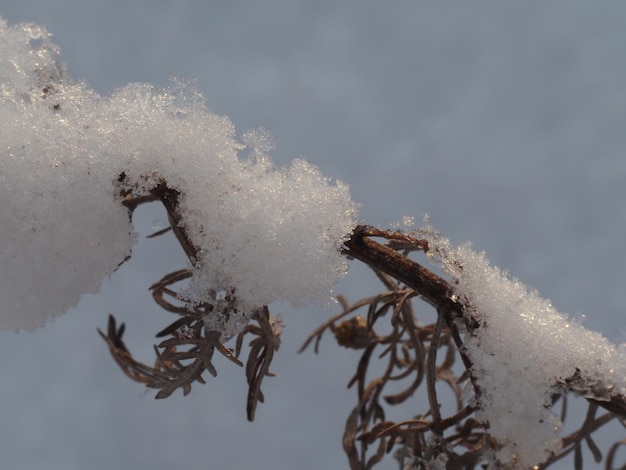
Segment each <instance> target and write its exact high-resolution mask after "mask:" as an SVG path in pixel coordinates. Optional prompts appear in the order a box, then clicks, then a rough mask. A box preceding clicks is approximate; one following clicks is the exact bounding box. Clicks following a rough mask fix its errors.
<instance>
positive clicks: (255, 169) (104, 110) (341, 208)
mask: <svg viewBox="0 0 626 470" xmlns="http://www.w3.org/2000/svg"><path fill="white" fill-rule="evenodd" d="M0 42H1V43H2V46H3V47H2V48H1V49H0V54H2V55H0V83H2V101H1V102H0V113H1V114H2V116H3V117H4V119H3V121H2V126H1V128H0V142H2V150H1V152H2V153H0V178H1V181H2V184H1V185H0V200H2V201H4V203H3V204H2V206H1V208H0V240H1V244H2V245H1V248H0V253H1V255H2V257H0V265H2V266H3V267H4V269H5V273H7V274H8V277H7V278H5V279H3V282H1V283H0V286H1V288H0V298H2V299H8V302H7V303H5V309H4V310H3V313H2V315H1V316H0V328H4V329H12V330H17V329H27V330H32V329H33V328H35V327H37V326H40V325H41V324H42V323H44V322H45V320H46V319H48V318H51V317H55V316H58V315H60V314H63V313H65V312H66V311H67V310H68V308H69V307H73V306H75V305H76V304H77V302H78V299H79V297H80V295H81V294H86V293H94V292H97V291H98V290H99V286H100V283H101V282H102V280H103V279H104V277H105V276H107V275H110V274H111V273H112V272H113V270H114V269H115V268H116V267H117V266H119V265H120V264H121V263H122V262H123V261H124V259H125V258H126V257H127V256H129V255H130V253H131V249H132V246H133V243H134V241H135V237H134V236H133V229H132V225H131V221H130V218H129V216H128V213H127V211H126V209H125V208H124V207H123V205H122V201H123V198H124V196H125V195H126V194H128V193H130V194H132V195H135V196H142V195H148V194H150V191H151V190H153V189H154V188H156V187H158V186H159V185H160V184H161V183H166V184H167V186H168V188H169V189H170V190H173V191H176V192H177V193H178V195H179V196H178V202H179V207H178V211H179V214H180V215H181V222H180V223H181V226H182V228H184V230H185V233H186V235H187V237H188V238H189V240H190V242H191V243H192V245H193V246H194V248H195V249H196V250H197V251H196V256H195V257H194V259H193V260H192V262H193V269H194V276H193V278H192V282H191V285H190V286H189V287H188V288H187V290H186V292H185V295H186V298H187V299H188V300H189V301H190V302H193V303H202V302H209V303H214V304H217V305H215V307H216V308H215V309H214V310H213V311H212V312H211V316H212V317H214V316H218V315H219V314H220V310H219V302H220V300H219V299H217V300H216V299H215V295H216V294H215V293H216V292H217V293H232V292H235V294H234V296H235V306H234V308H235V309H236V311H237V315H234V314H231V315H229V316H228V317H229V318H228V324H224V325H222V323H223V322H221V321H219V319H218V320H216V321H213V322H212V323H213V324H215V325H217V326H219V328H217V329H219V330H223V331H224V332H225V333H226V334H227V336H229V337H230V336H232V335H234V334H235V333H237V331H238V329H240V328H241V327H242V326H245V324H246V319H247V318H249V316H250V314H251V313H252V312H253V311H254V309H256V308H260V307H261V306H263V305H268V304H270V303H271V302H275V301H287V302H291V303H292V304H294V305H298V306H302V305H306V304H307V303H311V302H314V303H317V304H318V305H322V306H323V305H325V304H328V303H329V302H330V300H331V296H332V291H333V288H334V286H335V284H336V281H337V278H338V277H340V276H342V275H343V274H345V272H346V269H347V266H346V262H345V261H344V259H343V257H342V256H341V254H340V248H341V246H342V242H343V240H344V239H345V238H346V237H347V236H348V235H349V233H350V232H351V231H352V228H353V227H354V225H355V222H354V217H355V215H356V204H355V203H353V202H352V200H351V199H350V194H349V191H348V188H347V186H345V185H344V184H343V183H341V182H339V183H337V184H332V185H331V183H330V180H329V179H327V178H326V177H324V176H323V175H321V173H320V172H319V170H318V169H317V168H316V167H315V166H313V165H311V164H309V163H307V162H305V161H303V160H295V161H294V162H293V163H292V164H291V165H290V166H289V167H288V168H285V169H280V170H277V169H276V168H275V167H274V166H273V164H272V162H271V160H270V159H269V156H268V155H267V153H266V152H267V151H268V150H270V149H271V139H270V138H269V137H268V136H267V135H266V134H267V133H266V132H263V131H257V132H249V133H247V134H246V135H245V136H243V139H244V140H245V141H246V142H247V144H248V145H244V144H242V143H240V142H239V141H238V140H237V139H236V137H235V130H234V126H233V125H232V123H231V122H230V121H229V120H228V119H227V118H225V117H222V116H217V115H215V114H212V113H209V112H207V110H206V109H205V107H204V103H203V100H202V97H201V96H200V95H199V94H198V93H196V92H195V90H193V89H191V88H189V87H186V86H184V85H180V84H175V85H172V86H171V87H169V88H165V89H162V90H158V89H155V88H154V87H153V86H152V85H148V84H131V85H128V86H126V87H124V88H122V89H119V90H117V91H115V92H114V93H113V94H112V96H111V97H101V96H100V95H98V94H97V93H95V92H94V91H93V90H91V89H89V88H88V87H86V86H85V85H83V84H81V83H73V82H72V80H71V79H70V78H69V77H68V76H67V73H66V72H64V71H63V69H62V68H61V66H60V65H59V64H60V60H61V59H60V57H58V54H57V50H58V48H57V47H56V46H55V45H54V44H53V43H52V42H50V39H49V34H48V33H47V32H46V31H45V30H44V29H43V28H41V27H38V26H35V25H31V24H18V25H15V26H8V25H7V24H6V22H2V21H0ZM246 149H247V150H248V153H249V154H250V155H249V156H248V157H247V158H240V155H239V153H240V152H242V151H244V150H246ZM34 266H37V269H36V270H35V271H33V267H34ZM222 295H223V294H222Z"/></svg>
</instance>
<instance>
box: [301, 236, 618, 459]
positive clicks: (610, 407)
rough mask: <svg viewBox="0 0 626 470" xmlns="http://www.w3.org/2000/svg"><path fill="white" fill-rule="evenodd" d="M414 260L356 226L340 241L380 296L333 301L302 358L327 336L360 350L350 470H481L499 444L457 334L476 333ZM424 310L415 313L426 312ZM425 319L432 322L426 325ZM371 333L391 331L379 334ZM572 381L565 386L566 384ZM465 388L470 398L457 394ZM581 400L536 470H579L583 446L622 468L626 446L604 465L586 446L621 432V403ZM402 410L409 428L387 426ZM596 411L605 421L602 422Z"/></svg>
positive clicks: (394, 243)
mask: <svg viewBox="0 0 626 470" xmlns="http://www.w3.org/2000/svg"><path fill="white" fill-rule="evenodd" d="M374 238H383V239H385V240H386V243H384V244H381V243H378V242H376V241H375V240H374ZM412 251H424V252H427V251H428V244H427V242H426V241H424V240H417V239H414V238H412V237H411V236H409V235H406V234H403V233H400V232H388V231H381V230H378V229H375V228H373V227H366V226H361V227H358V228H357V229H356V230H355V232H354V234H353V236H352V238H351V239H350V240H349V241H348V242H346V248H345V254H346V255H347V256H350V257H352V258H356V259H359V260H361V261H363V262H365V263H366V264H368V265H369V266H370V267H371V268H372V269H373V270H374V273H375V274H376V276H377V277H378V278H379V279H380V281H381V282H382V284H383V286H384V290H383V291H382V292H381V293H379V294H378V295H374V296H371V297H367V298H364V299H362V300H360V301H358V302H356V303H354V304H352V305H350V304H349V303H348V302H347V300H346V299H345V298H344V297H342V296H339V297H338V300H339V302H340V305H341V307H342V311H341V312H340V313H339V314H337V315H335V316H334V317H332V318H331V319H329V320H328V321H327V322H325V323H324V324H323V325H321V326H320V327H319V328H318V329H317V330H316V331H314V332H313V333H312V334H311V336H310V337H309V338H308V340H307V341H306V342H305V343H304V345H303V346H302V349H301V351H302V350H304V349H305V348H307V347H308V346H310V345H313V347H314V350H315V351H316V352H317V351H318V349H319V347H320V341H321V339H322V335H323V334H324V332H326V331H330V332H332V333H333V334H334V337H335V340H336V341H337V342H338V344H339V345H341V346H344V347H347V348H353V349H357V350H362V354H361V358H360V360H359V362H358V364H357V368H356V373H355V375H354V376H353V377H352V379H351V380H350V381H349V382H348V387H354V388H355V389H356V394H357V403H356V406H355V407H354V408H353V409H352V411H351V412H350V414H349V415H348V417H347V420H346V426H345V430H344V435H343V448H344V451H345V453H346V455H347V457H348V461H349V464H350V468H352V469H355V470H356V469H359V470H360V469H370V468H373V467H374V466H375V465H376V464H378V463H379V462H381V461H382V460H383V458H385V457H386V456H387V455H389V454H391V455H392V456H393V457H394V458H395V459H396V460H397V463H398V467H399V468H400V469H402V470H405V469H406V470H408V469H427V468H435V467H433V466H432V465H434V464H437V463H438V464H440V465H441V466H437V468H449V469H458V468H462V469H469V468H476V467H482V466H484V464H485V460H484V454H485V451H486V450H488V449H495V448H496V447H497V445H498V444H497V442H495V441H494V440H493V439H492V438H491V437H490V435H489V429H488V425H485V424H483V423H479V422H478V421H476V420H475V419H474V412H475V411H476V410H475V408H474V407H473V404H472V403H473V401H472V400H471V399H470V398H469V397H471V396H472V395H474V396H475V397H480V394H481V391H480V389H479V388H478V387H477V386H476V385H475V383H474V381H473V378H472V375H471V370H472V364H471V361H470V359H469V358H468V357H467V356H466V355H465V354H464V352H463V351H464V349H463V337H464V335H465V334H468V333H471V331H473V330H474V329H476V328H478V327H479V325H476V324H473V323H472V322H470V321H468V320H467V319H466V318H465V317H464V316H463V315H462V309H463V306H462V305H460V304H457V303H455V302H453V301H452V300H451V294H452V286H450V285H449V284H448V283H447V282H446V281H445V280H444V279H442V278H440V277H439V276H437V275H436V274H434V273H433V272H431V271H429V270H427V269H425V268H424V267H423V266H421V265H419V264H418V263H416V262H415V261H414V260H412V259H411V258H410V257H409V254H410V252H412ZM417 299H419V300H422V301H424V302H425V303H426V304H430V305H431V306H432V307H433V309H432V310H434V311H432V313H430V315H428V313H429V312H427V310H428V309H426V312H423V313H421V314H420V315H419V316H418V315H416V312H415V310H414V308H415V306H414V302H415V301H416V300H417ZM424 302H422V303H418V305H421V306H424V305H425V304H424ZM427 318H431V320H430V321H426V322H425V320H426V319H427ZM377 330H380V331H385V330H388V331H386V332H385V333H384V334H381V333H377ZM459 359H460V360H459ZM380 370H382V373H380V372H378V371H380ZM577 380H579V378H577V377H572V380H571V382H572V383H573V382H574V381H577ZM560 385H562V390H563V393H558V394H557V393H555V395H554V396H553V406H554V407H555V409H557V408H559V407H560V408H559V409H560V415H561V420H562V421H565V418H566V411H567V397H568V396H567V394H566V392H567V391H568V384H567V383H566V384H560ZM420 387H421V389H420ZM442 387H445V388H447V389H448V390H449V392H448V395H447V397H449V393H450V392H451V393H452V396H453V397H454V400H453V401H454V406H450V407H448V408H450V409H449V410H447V414H445V415H444V410H445V409H446V408H445V407H443V406H442V400H440V396H441V395H442V394H443V393H444V392H443V388H442ZM422 389H423V390H424V391H423V392H422V395H421V397H422V398H421V399H420V395H419V393H420V390H422ZM467 389H469V392H470V393H467V392H464V390H467ZM398 390H399V391H398ZM578 390H580V388H578ZM424 395H425V397H424ZM511 399H512V400H514V399H515V398H514V397H512V398H511ZM446 400H447V401H450V399H449V398H446ZM587 401H588V411H587V415H586V417H585V419H584V421H583V422H582V424H581V425H580V427H579V429H578V430H576V431H575V432H572V433H570V434H569V435H567V436H565V437H563V438H562V444H563V446H562V449H561V451H560V452H559V453H558V454H555V455H553V456H552V457H551V458H550V459H549V460H548V461H546V462H544V464H542V465H540V466H537V467H536V468H537V469H542V468H547V467H549V466H550V465H552V464H554V463H555V462H557V461H559V460H561V459H563V458H565V457H566V456H572V455H573V467H574V468H576V469H578V468H583V447H586V448H587V449H588V450H589V453H590V454H591V456H592V458H593V462H592V463H591V465H592V467H593V468H596V466H597V465H598V464H599V463H601V462H602V461H603V459H604V463H605V468H607V469H613V468H626V466H622V467H615V466H614V465H615V462H614V460H615V456H616V453H617V450H618V449H619V448H620V447H621V446H622V445H626V439H625V440H619V441H617V442H616V443H615V444H613V445H612V446H611V447H610V448H609V450H608V452H607V453H606V457H603V454H602V452H601V451H600V449H599V447H598V446H597V445H596V443H595V441H594V440H593V437H592V433H594V432H595V431H596V430H598V429H599V428H600V427H602V426H604V425H606V424H607V423H609V422H610V421H617V422H618V423H619V424H620V425H621V426H624V427H626V407H625V406H624V397H623V396H621V395H613V396H611V398H610V400H608V401H596V400H593V399H587ZM400 404H403V405H404V406H403V408H402V410H403V411H405V410H412V411H409V413H408V416H407V418H408V419H405V420H402V421H393V420H391V419H390V418H388V415H390V414H391V411H392V407H394V406H397V405H400ZM603 408H604V411H605V412H604V413H599V411H600V410H602V409H603ZM622 436H623V434H622ZM392 451H393V453H392ZM587 463H588V464H589V463H590V462H587Z"/></svg>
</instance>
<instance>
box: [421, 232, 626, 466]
mask: <svg viewBox="0 0 626 470" xmlns="http://www.w3.org/2000/svg"><path fill="white" fill-rule="evenodd" d="M419 236H420V237H421V238H426V239H427V240H428V243H429V254H430V256H431V258H433V260H434V261H435V262H436V263H437V264H439V265H440V266H441V267H442V268H443V269H444V271H446V272H447V273H448V274H449V275H451V276H452V277H453V282H452V285H453V286H454V295H455V296H456V298H457V300H458V301H459V302H460V303H461V304H462V305H464V306H465V314H466V315H468V316H469V317H470V318H471V319H472V320H474V321H475V322H476V323H477V324H478V328H476V329H475V330H474V331H473V332H472V333H471V334H470V333H468V334H466V335H465V345H466V348H467V350H466V352H467V354H468V356H469V357H470V359H471V361H472V363H473V370H472V374H473V375H474V377H475V378H476V380H477V384H478V386H479V388H480V396H478V397H475V402H476V404H477V405H478V406H479V411H478V412H477V415H476V418H477V419H479V420H481V421H483V422H485V423H488V425H489V432H490V434H491V435H492V436H493V437H495V438H496V439H498V440H499V441H500V442H501V444H502V448H501V449H500V450H498V451H497V452H496V453H495V455H494V456H493V457H494V459H495V460H496V461H498V462H500V463H505V464H514V465H515V466H519V467H520V468H532V467H533V465H536V464H539V463H541V462H543V461H545V460H546V459H547V458H548V457H549V456H550V455H551V453H552V452H556V451H558V450H559V448H560V446H561V441H560V439H559V430H560V428H561V426H562V423H561V422H560V420H559V419H558V418H557V417H556V416H555V415H554V414H553V413H552V412H551V410H550V407H551V396H552V394H554V393H560V392H562V391H565V390H566V389H568V390H572V391H574V392H576V393H578V394H580V395H582V396H584V397H587V398H593V399H596V400H600V401H603V400H609V399H610V397H611V396H615V395H623V394H624V393H625V392H626V349H625V346H624V345H622V346H619V347H616V346H615V345H613V344H611V343H610V342H609V341H608V340H607V339H606V338H604V337H603V336H602V335H600V334H599V333H595V332H592V331H589V330H587V329H585V328H584V327H583V326H582V325H580V323H578V322H577V321H571V320H570V319H568V317H567V316H566V315H564V314H562V313H559V312H558V311H556V310H555V308H554V307H553V306H552V305H551V304H550V302H549V301H547V300H545V299H543V298H542V297H541V296H540V295H539V294H538V293H537V292H536V291H535V290H533V289H530V288H529V287H527V286H526V285H524V284H523V283H522V282H520V281H519V280H518V279H516V278H513V277H511V276H509V275H508V273H506V272H503V271H501V270H500V269H498V268H497V267H494V266H490V264H489V261H488V260H487V258H486V257H485V255H484V253H476V252H475V251H473V250H472V249H471V247H470V245H469V244H465V245H461V246H453V245H452V244H451V243H450V241H449V240H448V239H446V238H444V237H442V236H440V235H439V234H438V233H437V232H436V231H435V230H433V229H432V227H430V226H426V227H424V228H423V229H421V230H420V232H419Z"/></svg>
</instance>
